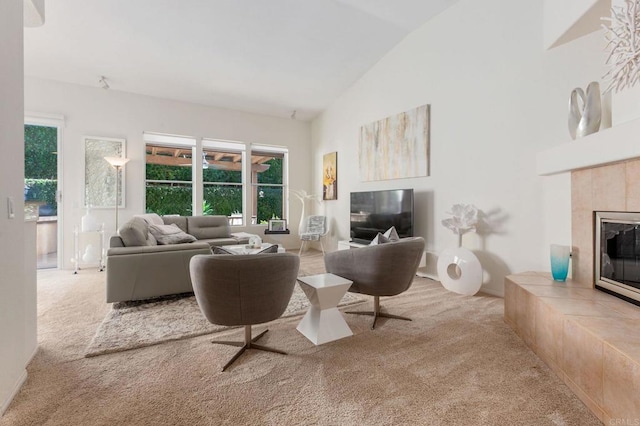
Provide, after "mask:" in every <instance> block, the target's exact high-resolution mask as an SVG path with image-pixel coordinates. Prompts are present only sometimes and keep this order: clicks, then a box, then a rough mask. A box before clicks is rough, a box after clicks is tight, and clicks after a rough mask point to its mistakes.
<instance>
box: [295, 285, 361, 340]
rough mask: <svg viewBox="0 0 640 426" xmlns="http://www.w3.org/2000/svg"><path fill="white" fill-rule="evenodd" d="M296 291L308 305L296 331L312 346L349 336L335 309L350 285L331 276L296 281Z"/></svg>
mask: <svg viewBox="0 0 640 426" xmlns="http://www.w3.org/2000/svg"><path fill="white" fill-rule="evenodd" d="M298 283H299V284H300V288H302V290H303V291H304V293H305V294H306V295H307V298H308V299H309V302H311V306H310V307H309V310H308V311H307V313H306V315H305V316H304V318H302V321H300V324H298V327H297V330H298V331H299V332H300V333H302V334H304V336H305V337H306V338H307V339H309V340H311V342H313V343H314V344H316V345H322V344H323V343H327V342H332V341H334V340H338V339H342V338H343V337H348V336H353V332H352V331H351V329H350V328H349V326H348V325H347V322H346V321H345V320H344V318H343V317H342V313H341V312H340V311H339V310H338V308H337V306H338V303H339V302H340V299H342V296H344V295H345V293H346V292H347V290H348V289H349V287H350V286H351V284H352V283H353V281H349V280H347V279H345V278H342V277H339V276H337V275H333V274H320V275H310V276H308V277H300V278H298Z"/></svg>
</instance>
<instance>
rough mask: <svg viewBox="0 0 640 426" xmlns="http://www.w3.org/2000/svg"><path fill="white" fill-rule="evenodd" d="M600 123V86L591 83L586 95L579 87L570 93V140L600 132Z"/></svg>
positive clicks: (593, 82)
mask: <svg viewBox="0 0 640 426" xmlns="http://www.w3.org/2000/svg"><path fill="white" fill-rule="evenodd" d="M601 121H602V101H601V99H600V84H599V83H598V82H597V81H592V82H591V83H589V85H588V86H587V93H586V94H585V92H584V90H582V89H581V88H580V87H576V88H575V89H573V90H572V91H571V96H570V97H569V134H570V135H571V139H575V138H576V137H578V138H581V137H584V136H587V135H590V134H591V133H595V132H597V131H598V130H600V122H601Z"/></svg>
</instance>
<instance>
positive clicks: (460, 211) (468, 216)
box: [442, 204, 478, 246]
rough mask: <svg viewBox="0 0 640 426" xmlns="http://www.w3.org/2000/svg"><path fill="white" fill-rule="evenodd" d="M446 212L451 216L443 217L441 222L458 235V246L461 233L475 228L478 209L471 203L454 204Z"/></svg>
mask: <svg viewBox="0 0 640 426" xmlns="http://www.w3.org/2000/svg"><path fill="white" fill-rule="evenodd" d="M447 214H450V215H451V217H450V218H449V219H444V220H443V221H442V224H443V225H444V226H445V227H446V228H448V229H450V230H452V231H453V233H454V234H456V235H458V245H459V246H460V245H461V244H462V235H463V234H466V233H467V232H470V231H474V232H475V230H476V224H477V223H478V209H477V208H476V206H474V205H473V204H454V205H453V206H452V207H451V211H450V212H447Z"/></svg>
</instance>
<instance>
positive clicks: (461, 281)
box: [438, 247, 482, 296]
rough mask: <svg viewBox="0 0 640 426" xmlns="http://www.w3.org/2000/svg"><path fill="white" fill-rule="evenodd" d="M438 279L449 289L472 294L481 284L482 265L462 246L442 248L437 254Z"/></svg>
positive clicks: (468, 294) (466, 294) (467, 294)
mask: <svg viewBox="0 0 640 426" xmlns="http://www.w3.org/2000/svg"><path fill="white" fill-rule="evenodd" d="M438 279H439V280H440V282H441V283H442V285H443V287H444V288H446V289H447V290H449V291H452V292H454V293H458V294H463V295H465V296H473V295H474V294H476V293H477V292H478V291H479V290H480V287H481V286H482V266H481V265H480V261H479V260H478V258H477V257H476V255H475V254H473V252H472V251H470V250H468V249H466V248H464V247H457V248H454V249H451V248H448V249H444V250H443V251H442V253H440V255H439V256H438Z"/></svg>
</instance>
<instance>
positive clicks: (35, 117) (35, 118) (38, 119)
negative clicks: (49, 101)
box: [24, 112, 67, 269]
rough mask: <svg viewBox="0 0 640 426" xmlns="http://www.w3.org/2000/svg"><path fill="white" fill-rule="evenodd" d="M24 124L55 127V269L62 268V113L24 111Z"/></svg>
mask: <svg viewBox="0 0 640 426" xmlns="http://www.w3.org/2000/svg"><path fill="white" fill-rule="evenodd" d="M24 124H25V125H30V126H43V127H55V128H56V129H57V131H58V134H57V138H58V140H57V144H58V151H57V152H58V160H57V167H58V190H57V192H56V200H57V202H58V244H57V245H58V247H57V251H58V259H57V269H63V268H64V262H63V259H66V258H67V257H66V256H65V254H64V241H63V240H64V232H63V229H64V199H63V197H62V188H64V186H63V182H62V180H63V179H62V177H63V173H62V171H63V170H64V169H63V167H62V166H63V157H64V155H62V153H63V152H64V151H63V149H62V148H63V129H64V127H65V120H64V115H57V114H45V113H39V112H25V114H24Z"/></svg>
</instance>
